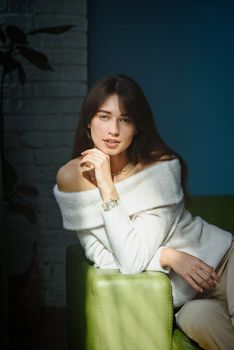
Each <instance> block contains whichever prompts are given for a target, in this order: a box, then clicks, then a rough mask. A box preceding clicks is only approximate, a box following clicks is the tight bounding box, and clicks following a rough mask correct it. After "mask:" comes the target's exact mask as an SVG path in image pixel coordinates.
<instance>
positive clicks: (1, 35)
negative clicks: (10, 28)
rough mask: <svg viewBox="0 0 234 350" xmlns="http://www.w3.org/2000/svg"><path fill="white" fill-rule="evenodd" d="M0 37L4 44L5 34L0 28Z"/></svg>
mask: <svg viewBox="0 0 234 350" xmlns="http://www.w3.org/2000/svg"><path fill="white" fill-rule="evenodd" d="M0 39H1V40H2V43H3V44H5V42H6V34H5V33H4V31H3V30H2V29H0Z"/></svg>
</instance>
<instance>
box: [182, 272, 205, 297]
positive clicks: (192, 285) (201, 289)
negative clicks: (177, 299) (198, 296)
mask: <svg viewBox="0 0 234 350" xmlns="http://www.w3.org/2000/svg"><path fill="white" fill-rule="evenodd" d="M186 281H187V282H188V283H189V284H190V286H191V287H192V288H193V289H195V290H196V291H197V292H199V293H202V292H203V288H202V287H201V286H199V284H197V283H196V281H195V280H194V279H193V278H192V277H190V276H189V275H188V276H187V277H186Z"/></svg>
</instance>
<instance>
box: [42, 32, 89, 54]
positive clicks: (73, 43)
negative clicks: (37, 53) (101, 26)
mask: <svg viewBox="0 0 234 350" xmlns="http://www.w3.org/2000/svg"><path fill="white" fill-rule="evenodd" d="M41 39H42V49H41V50H42V51H44V50H45V49H47V48H50V47H54V48H57V49H63V48H70V49H78V48H87V36H86V34H85V33H79V32H75V31H73V29H71V30H70V31H68V32H65V33H63V34H60V35H49V34H48V35H44V36H43V37H41Z"/></svg>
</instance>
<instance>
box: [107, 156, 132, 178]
mask: <svg viewBox="0 0 234 350" xmlns="http://www.w3.org/2000/svg"><path fill="white" fill-rule="evenodd" d="M128 162H129V161H128V158H127V156H126V155H118V156H115V157H111V158H110V163H111V172H112V174H117V173H119V172H121V171H122V170H123V169H124V168H125V167H126V165H127V164H128Z"/></svg>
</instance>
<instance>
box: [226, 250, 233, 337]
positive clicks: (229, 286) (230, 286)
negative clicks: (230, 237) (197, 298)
mask: <svg viewBox="0 0 234 350" xmlns="http://www.w3.org/2000/svg"><path fill="white" fill-rule="evenodd" d="M226 269H227V280H226V283H227V285H226V287H227V302H228V310H229V314H230V317H231V321H232V325H233V327H234V246H233V248H232V251H231V254H230V257H229V259H228V263H227V267H226ZM233 331H234V329H233Z"/></svg>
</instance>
